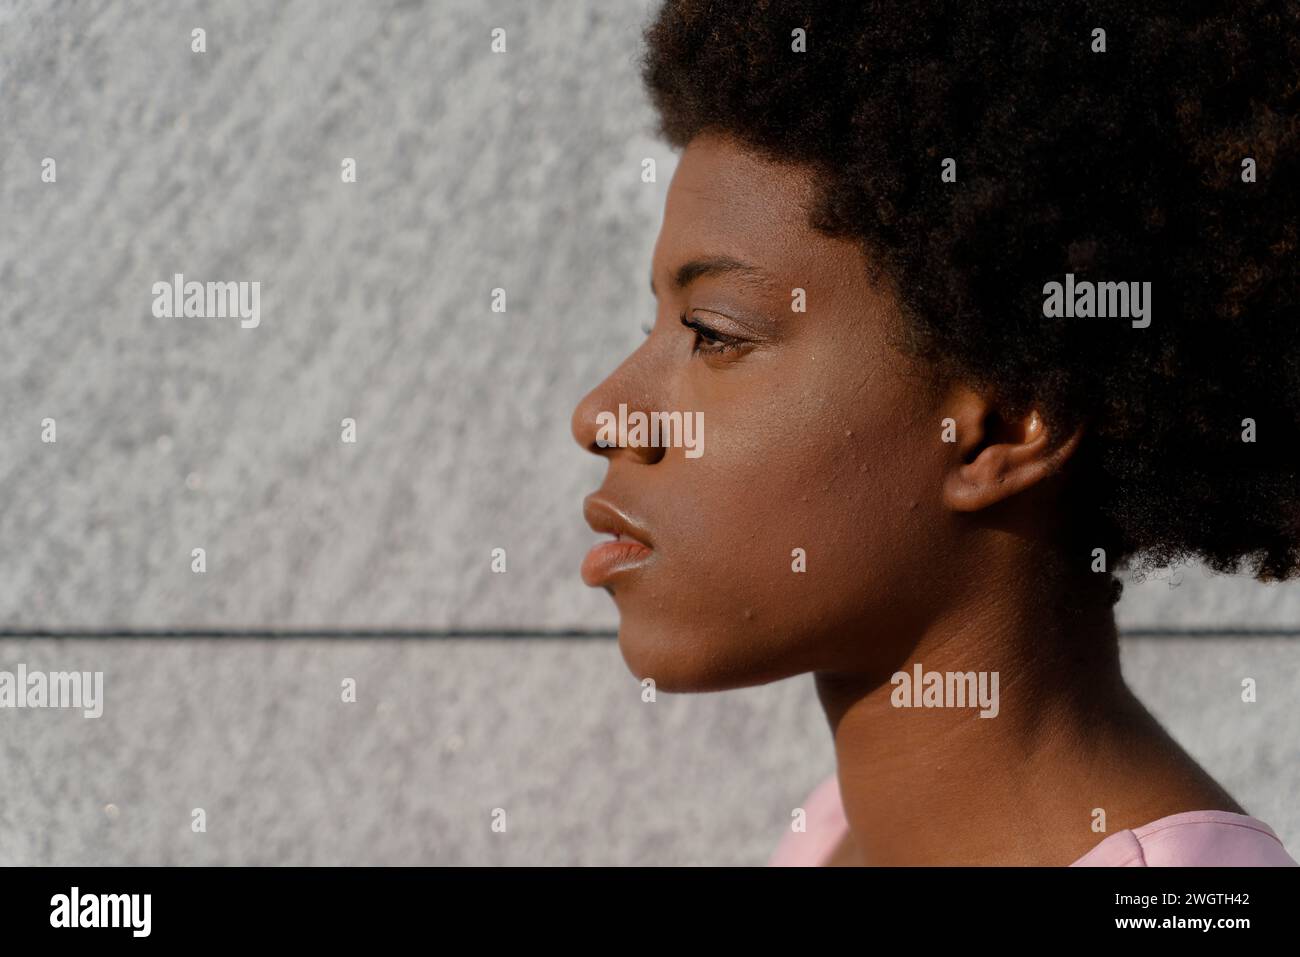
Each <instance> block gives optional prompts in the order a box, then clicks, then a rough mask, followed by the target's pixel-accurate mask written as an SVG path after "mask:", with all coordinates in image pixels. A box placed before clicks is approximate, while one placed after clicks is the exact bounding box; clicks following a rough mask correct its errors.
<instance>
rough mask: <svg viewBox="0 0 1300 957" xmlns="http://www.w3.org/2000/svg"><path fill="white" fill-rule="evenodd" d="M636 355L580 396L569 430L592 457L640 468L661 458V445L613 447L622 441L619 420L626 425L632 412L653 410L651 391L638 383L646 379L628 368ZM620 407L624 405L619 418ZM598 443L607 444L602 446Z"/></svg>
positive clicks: (623, 438) (624, 438)
mask: <svg viewBox="0 0 1300 957" xmlns="http://www.w3.org/2000/svg"><path fill="white" fill-rule="evenodd" d="M639 351H640V350H638V352H639ZM636 356H637V353H633V354H632V355H631V356H628V358H627V360H626V361H625V362H624V363H623V364H622V365H621V366H619V367H618V369H616V370H615V371H614V372H613V373H611V374H610V375H609V376H608V377H607V378H606V379H605V381H604V382H602V383H601V384H600V385H598V386H596V388H594V389H592V390H591V391H590V392H588V393H587V394H586V395H585V396H583V397H582V401H580V402H579V403H578V407H577V408H576V409H574V410H573V418H572V420H571V421H570V428H571V429H572V431H573V437H574V439H575V440H577V443H578V444H579V445H581V446H582V447H583V448H584V449H586V450H587V451H588V452H590V453H592V454H593V455H600V456H604V457H605V458H606V459H608V460H609V461H611V462H612V461H614V459H616V458H625V459H627V460H628V461H630V462H635V463H639V464H642V465H654V464H655V463H656V462H658V461H660V460H661V459H662V458H663V457H664V448H663V445H662V443H661V444H659V445H626V444H622V445H620V444H617V443H619V442H623V441H625V440H626V437H625V436H623V435H621V434H620V430H619V422H620V419H621V420H622V421H623V422H626V421H627V418H628V417H630V416H631V415H632V413H633V412H636V411H640V412H643V413H644V414H646V415H649V414H650V413H651V412H652V411H653V410H654V408H655V405H654V401H655V395H654V390H652V389H650V388H647V387H646V386H645V385H643V384H640V385H639V384H638V382H641V383H644V382H645V381H647V380H646V379H645V378H644V377H642V376H640V375H638V374H637V370H636V368H635V367H634V366H633V365H632V363H633V360H634V359H635V358H636ZM620 405H622V406H625V409H624V410H623V411H622V415H621V416H620V409H619V406H620ZM602 440H603V441H604V442H609V443H611V444H608V445H606V444H602Z"/></svg>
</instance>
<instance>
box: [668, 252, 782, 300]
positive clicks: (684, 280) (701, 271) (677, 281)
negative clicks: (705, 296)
mask: <svg viewBox="0 0 1300 957" xmlns="http://www.w3.org/2000/svg"><path fill="white" fill-rule="evenodd" d="M725 274H733V275H738V276H740V277H742V278H743V279H744V281H745V282H747V283H750V284H752V285H756V286H767V285H770V284H771V282H772V277H771V276H770V275H768V274H767V273H766V272H764V271H763V270H762V269H760V268H759V267H757V266H755V265H753V264H751V263H747V262H741V261H740V260H739V259H733V258H732V257H730V256H703V257H700V258H699V259H692V260H689V261H688V262H684V263H682V264H681V265H680V266H678V267H677V271H676V272H675V273H674V274H673V287H674V288H675V289H679V290H680V289H685V288H686V287H687V286H689V285H690V284H691V283H693V282H695V280H697V279H702V278H704V277H705V276H720V275H725ZM650 292H652V293H654V295H655V296H658V295H659V293H658V291H657V290H656V289H655V277H654V275H653V274H652V275H651V276H650Z"/></svg>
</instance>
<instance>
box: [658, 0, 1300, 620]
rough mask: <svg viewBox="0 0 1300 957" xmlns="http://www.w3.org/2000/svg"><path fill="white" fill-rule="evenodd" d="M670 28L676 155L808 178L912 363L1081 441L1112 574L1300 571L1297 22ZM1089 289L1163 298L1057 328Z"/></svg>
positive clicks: (665, 39)
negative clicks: (874, 281) (1128, 313)
mask: <svg viewBox="0 0 1300 957" xmlns="http://www.w3.org/2000/svg"><path fill="white" fill-rule="evenodd" d="M797 30H799V31H803V33H802V41H801V38H800V35H799V34H798V33H796V31H797ZM1098 30H1100V31H1104V34H1103V33H1097V32H1096V31H1098ZM644 39H645V52H644V54H643V57H642V60H641V64H640V65H641V72H642V78H643V79H644V82H645V84H646V87H647V89H648V91H649V94H650V97H651V100H652V102H653V104H654V107H655V109H656V111H657V117H658V132H659V133H660V134H661V135H662V136H663V137H664V138H666V139H667V140H668V141H669V143H670V144H672V145H673V146H674V147H684V146H685V145H686V144H687V143H688V142H689V141H690V140H691V139H693V138H694V137H695V136H697V135H699V134H701V133H706V132H707V133H716V134H721V135H724V136H728V137H730V138H732V140H733V141H735V142H737V143H739V144H741V145H743V146H745V147H746V148H748V149H751V150H753V151H755V152H756V153H758V154H759V155H763V156H765V157H767V158H769V159H773V160H776V161H780V162H785V163H795V164H798V165H800V166H803V167H805V168H807V169H808V170H809V171H810V172H811V173H812V174H813V176H814V177H815V182H816V184H817V190H816V194H817V197H818V198H817V201H816V203H815V208H814V209H812V210H810V226H812V228H814V229H817V230H819V231H821V232H823V233H825V234H827V235H831V236H839V237H850V238H853V239H856V240H858V241H860V243H861V248H862V249H863V251H864V252H865V253H867V255H868V256H869V258H870V261H872V262H873V263H875V264H877V266H876V268H880V269H883V270H885V271H886V272H887V273H888V275H889V276H890V277H891V279H892V280H893V283H892V284H893V285H894V287H895V288H896V289H897V290H898V293H899V297H900V300H901V301H900V308H901V310H902V312H903V314H904V315H905V316H906V317H907V319H908V322H907V328H908V341H907V343H906V344H905V345H907V347H908V348H910V349H912V350H913V351H914V352H915V354H917V355H918V356H922V357H924V358H926V359H928V360H929V361H930V362H931V363H932V367H933V369H934V370H935V371H936V374H937V375H938V376H940V377H959V378H961V379H963V380H965V381H970V382H973V383H977V384H979V385H981V386H983V387H986V388H989V389H990V390H992V391H993V393H994V394H995V395H997V396H998V397H999V399H1000V401H1001V402H1002V403H1003V404H1004V407H1005V408H1007V409H1010V410H1019V411H1024V410H1026V409H1028V408H1029V407H1031V405H1032V406H1036V407H1037V408H1040V409H1042V410H1043V411H1044V413H1045V414H1046V415H1047V416H1048V417H1049V418H1048V421H1049V422H1050V421H1055V422H1056V423H1057V425H1058V426H1061V427H1062V428H1063V431H1064V432H1065V433H1067V434H1068V433H1069V432H1072V431H1073V430H1074V429H1075V428H1077V427H1079V426H1083V427H1084V436H1085V437H1084V439H1083V441H1082V443H1081V445H1080V447H1079V450H1078V451H1077V453H1076V455H1075V461H1074V462H1073V464H1072V469H1073V476H1072V481H1071V485H1070V496H1071V497H1070V499H1069V500H1068V504H1067V507H1068V509H1069V514H1070V517H1071V519H1072V521H1073V522H1074V527H1076V528H1077V529H1080V530H1083V534H1084V536H1085V537H1086V539H1087V541H1088V542H1090V543H1092V545H1095V546H1096V547H1102V548H1105V549H1106V551H1107V556H1108V558H1109V559H1110V561H1111V568H1112V570H1114V569H1115V568H1118V567H1123V566H1129V567H1134V568H1137V567H1141V568H1143V569H1146V568H1154V567H1160V566H1164V565H1170V564H1175V563H1179V562H1182V561H1186V560H1190V559H1200V560H1202V561H1204V562H1205V563H1206V564H1207V565H1208V566H1210V567H1211V568H1214V569H1216V570H1218V571H1223V572H1235V571H1241V570H1243V567H1244V568H1245V569H1246V570H1248V571H1250V573H1251V574H1253V575H1254V576H1255V577H1256V578H1258V579H1260V580H1265V581H1267V580H1280V579H1285V578H1289V577H1292V576H1293V575H1295V574H1297V572H1300V316H1297V313H1296V304H1297V295H1296V293H1297V271H1296V257H1297V242H1296V204H1297V196H1300V189H1297V185H1298V184H1300V162H1298V158H1300V151H1298V150H1297V145H1298V143H1300V120H1298V119H1297V113H1298V111H1297V105H1298V101H1300V77H1298V75H1297V70H1296V65H1297V64H1298V63H1300V5H1297V4H1296V3H1293V2H1287V3H1273V2H1265V0H1233V2H1231V3H1215V4H1203V3H1188V2H1178V3H1167V2H1160V0H1144V2H1142V3H1134V2H1132V0H1123V2H1119V0H1102V2H1080V3H1066V2H1062V0H1047V2H1025V0H1012V2H1006V0H1004V2H998V3H992V2H986V0H957V2H951V3H930V2H911V3H899V4H889V3H860V2H848V0H845V2H834V0H825V2H818V0H791V2H781V0H668V2H666V3H665V4H664V5H663V7H662V8H661V9H659V11H658V12H657V13H656V14H655V15H654V16H653V18H652V19H651V21H650V22H649V24H648V25H647V26H646V29H645V37H644ZM801 42H802V45H803V47H804V48H803V49H802V50H800V49H798V48H799V47H800V46H801ZM947 158H951V159H953V160H955V161H956V167H955V169H956V181H955V182H946V181H944V178H943V177H941V164H942V163H943V161H944V160H945V159H947ZM1247 159H1249V160H1251V161H1253V164H1252V163H1247V162H1246V160H1247ZM1252 165H1253V173H1252V171H1251V170H1250V169H1249V168H1250V167H1252ZM1252 177H1253V181H1251V180H1252ZM949 178H951V177H949ZM1066 273H1073V274H1074V275H1075V278H1076V282H1082V281H1084V280H1091V281H1095V282H1102V281H1115V282H1137V281H1149V282H1150V283H1151V313H1150V315H1151V323H1150V325H1149V326H1148V327H1146V328H1134V326H1133V324H1132V323H1130V322H1129V321H1127V320H1124V319H1116V318H1110V319H1096V318H1093V319H1079V318H1070V319H1060V318H1045V316H1044V291H1045V290H1044V284H1045V283H1048V282H1051V281H1057V282H1063V281H1064V278H1065V274H1066ZM1245 419H1252V420H1254V423H1255V426H1254V428H1255V435H1254V438H1255V440H1254V441H1253V442H1251V441H1245V440H1244V439H1245V434H1246V429H1247V427H1248V423H1245V422H1244V420H1245ZM1059 434H1060V432H1058V435H1059ZM1117 596H1118V585H1117V583H1115V590H1114V597H1117ZM1114 597H1112V600H1114Z"/></svg>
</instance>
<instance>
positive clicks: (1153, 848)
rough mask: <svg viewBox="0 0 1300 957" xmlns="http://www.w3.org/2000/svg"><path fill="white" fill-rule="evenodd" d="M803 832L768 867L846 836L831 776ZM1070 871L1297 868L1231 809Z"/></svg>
mask: <svg viewBox="0 0 1300 957" xmlns="http://www.w3.org/2000/svg"><path fill="white" fill-rule="evenodd" d="M803 809H804V812H805V815H806V817H807V824H808V830H807V831H806V832H804V833H796V832H795V831H790V830H787V831H786V832H785V834H784V836H782V838H781V840H780V841H779V842H778V844H777V846H776V850H774V851H773V852H772V856H771V857H770V858H769V859H768V862H767V866H768V867H820V866H822V865H823V864H825V863H826V861H827V859H828V858H829V857H830V855H831V853H832V852H833V851H834V850H835V847H836V846H837V845H838V844H839V842H840V840H841V839H842V838H843V837H844V835H845V834H846V833H847V832H848V829H849V822H848V820H847V819H846V818H845V816H844V806H843V805H842V804H841V803H840V782H839V778H838V777H837V776H836V775H834V774H832V775H831V776H830V777H828V778H826V779H825V780H823V781H822V782H821V783H820V784H818V785H817V787H815V788H813V790H812V793H811V794H809V795H808V797H807V798H806V799H805V801H804V803H803ZM1070 866H1071V867H1296V866H1298V865H1297V864H1296V861H1295V860H1294V859H1293V858H1292V857H1291V855H1290V854H1288V853H1287V852H1286V848H1284V847H1283V846H1282V842H1281V840H1279V839H1278V836H1277V835H1276V834H1275V833H1273V829H1272V828H1271V827H1269V826H1268V825H1267V824H1265V823H1264V822H1263V821H1260V820H1257V819H1255V818H1253V817H1250V816H1248V815H1245V814H1234V813H1233V812H1231V811H1185V812H1183V813H1182V814H1171V815H1169V816H1168V817H1162V818H1160V819H1159V820H1155V821H1152V822H1151V823H1150V824H1144V825H1142V826H1141V827H1135V828H1132V829H1131V830H1126V831H1117V832H1116V833H1114V834H1111V835H1110V836H1109V837H1107V838H1105V839H1103V840H1102V841H1101V842H1100V843H1098V844H1097V846H1096V847H1094V848H1093V849H1092V850H1090V851H1089V852H1088V853H1087V854H1084V855H1083V857H1081V858H1079V859H1078V860H1077V861H1075V862H1074V863H1073V864H1071V865H1070Z"/></svg>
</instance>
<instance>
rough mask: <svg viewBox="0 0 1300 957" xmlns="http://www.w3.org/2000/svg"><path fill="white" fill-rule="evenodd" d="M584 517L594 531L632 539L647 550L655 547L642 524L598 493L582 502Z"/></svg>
mask: <svg viewBox="0 0 1300 957" xmlns="http://www.w3.org/2000/svg"><path fill="white" fill-rule="evenodd" d="M582 516H583V518H585V519H586V520H587V524H588V525H590V526H591V529H592V531H595V532H601V533H602V534H606V535H618V536H620V537H622V538H630V539H632V541H634V542H638V543H640V544H642V545H644V546H645V547H646V548H653V547H654V546H653V545H652V544H651V543H650V536H649V535H647V534H646V531H645V528H644V526H642V524H641V523H640V522H638V521H637V520H636V519H635V518H633V517H632V516H631V515H629V514H628V513H627V512H626V511H624V510H623V509H622V508H620V507H619V506H617V505H615V504H614V503H613V502H611V501H609V500H608V499H605V498H601V497H600V494H599V493H598V492H593V493H592V494H590V495H588V496H587V497H586V498H585V499H583V500H582Z"/></svg>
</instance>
